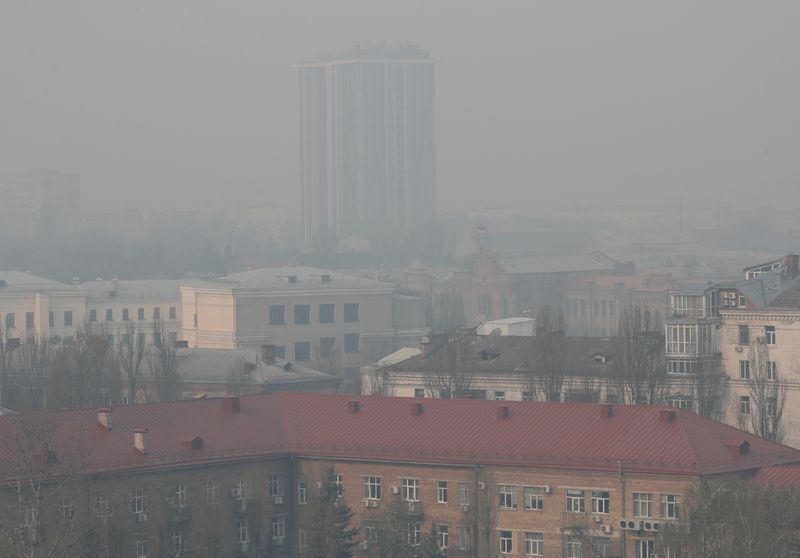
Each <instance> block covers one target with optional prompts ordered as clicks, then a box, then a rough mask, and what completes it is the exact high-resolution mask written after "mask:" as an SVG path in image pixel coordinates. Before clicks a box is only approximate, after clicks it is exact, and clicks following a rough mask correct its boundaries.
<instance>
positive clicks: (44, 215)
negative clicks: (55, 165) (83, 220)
mask: <svg viewBox="0 0 800 558" xmlns="http://www.w3.org/2000/svg"><path fill="white" fill-rule="evenodd" d="M79 225H80V176H79V175H78V174H75V173H65V172H61V171H56V170H48V169H31V170H28V171H26V172H23V173H19V174H15V175H9V176H5V177H1V178H0V235H2V236H4V237H7V238H8V237H12V238H13V237H33V236H39V235H42V236H43V237H44V238H47V237H51V238H52V237H54V236H58V235H62V234H65V233H74V232H77V230H78V227H79Z"/></svg>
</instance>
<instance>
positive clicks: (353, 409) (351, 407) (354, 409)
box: [347, 400, 361, 415]
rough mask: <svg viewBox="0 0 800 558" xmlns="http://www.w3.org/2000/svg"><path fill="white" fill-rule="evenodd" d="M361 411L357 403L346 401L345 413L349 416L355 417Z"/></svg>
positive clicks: (359, 404)
mask: <svg viewBox="0 0 800 558" xmlns="http://www.w3.org/2000/svg"><path fill="white" fill-rule="evenodd" d="M360 411H361V403H359V402H358V401H355V400H354V401H348V402H347V412H348V413H350V414H351V415H355V414H356V413H359V412H360Z"/></svg>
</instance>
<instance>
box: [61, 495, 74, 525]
mask: <svg viewBox="0 0 800 558" xmlns="http://www.w3.org/2000/svg"><path fill="white" fill-rule="evenodd" d="M74 515H75V506H74V505H73V504H72V498H62V499H61V521H72V518H73V516H74Z"/></svg>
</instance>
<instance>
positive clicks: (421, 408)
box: [411, 402, 425, 417]
mask: <svg viewBox="0 0 800 558" xmlns="http://www.w3.org/2000/svg"><path fill="white" fill-rule="evenodd" d="M424 412H425V405H423V404H422V403H420V402H416V403H412V404H411V414H412V415H414V416H417V417H418V416H420V415H422V413H424Z"/></svg>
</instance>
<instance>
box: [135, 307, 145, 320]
mask: <svg viewBox="0 0 800 558" xmlns="http://www.w3.org/2000/svg"><path fill="white" fill-rule="evenodd" d="M136 319H137V320H140V321H141V320H144V308H137V309H136Z"/></svg>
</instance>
